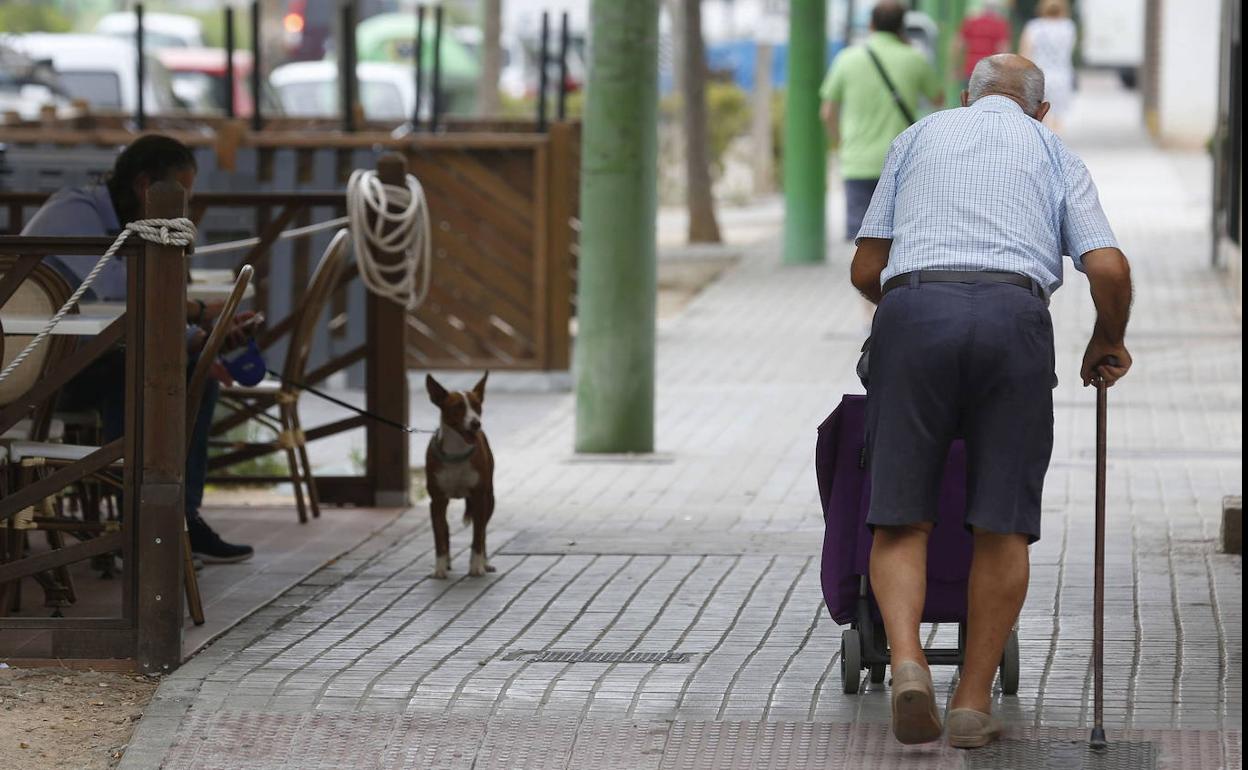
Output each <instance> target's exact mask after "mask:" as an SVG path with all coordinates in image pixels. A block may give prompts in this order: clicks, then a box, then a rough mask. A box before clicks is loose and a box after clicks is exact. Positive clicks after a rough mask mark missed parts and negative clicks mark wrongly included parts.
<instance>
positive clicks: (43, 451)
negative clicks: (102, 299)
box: [7, 265, 252, 625]
mask: <svg viewBox="0 0 1248 770" xmlns="http://www.w3.org/2000/svg"><path fill="white" fill-rule="evenodd" d="M251 276H252V268H251V266H250V265H244V266H243V268H242V270H240V271H239V274H238V278H237V280H235V282H234V288H233V290H232V291H231V292H230V296H229V297H228V298H227V299H226V301H225V304H224V306H223V307H222V310H221V314H220V317H221V318H233V316H234V314H235V312H236V311H237V310H238V305H239V303H240V302H242V299H243V294H244V293H245V292H246V290H247V286H248V284H249V283H250V282H251ZM228 334H229V324H225V323H219V324H217V325H216V326H214V327H213V330H212V333H210V334H209V335H208V338H207V340H205V342H204V346H203V348H202V349H201V350H200V354H199V360H198V361H197V362H196V365H195V369H194V371H193V372H192V374H191V379H190V382H189V383H188V385H187V390H186V405H187V410H186V412H187V413H186V419H187V431H186V434H187V440H188V441H189V440H190V436H191V426H192V425H193V424H194V420H195V415H196V413H197V412H198V411H199V402H200V400H201V399H202V398H203V395H204V389H205V387H206V386H207V382H208V374H209V370H210V368H211V366H212V363H213V361H215V360H216V359H217V355H218V354H219V353H220V352H221V348H222V346H223V345H224V343H225V339H226V337H227V336H228ZM97 449H99V447H97V446H86V445H82V444H63V443H53V442H48V441H30V440H26V441H22V440H18V441H12V442H10V443H9V444H8V446H7V462H8V464H9V465H10V466H18V467H20V468H22V469H31V468H45V467H61V466H65V465H68V464H70V463H73V462H76V461H78V460H81V459H83V458H84V457H86V456H87V455H89V454H91V453H92V452H94V451H96V450H97ZM121 472H122V467H121V463H120V462H118V463H115V464H113V465H112V466H110V467H109V468H106V469H105V470H103V471H101V472H99V473H98V474H96V476H97V477H98V478H100V479H101V480H102V481H104V482H106V483H109V484H112V485H113V486H115V487H116V488H118V489H120V488H121V477H120V474H121ZM39 524H40V522H39V520H38V519H35V520H34V522H33V526H35V527H38V526H39ZM183 546H184V547H183V557H184V559H185V570H184V578H185V587H186V597H187V606H188V608H189V610H190V613H191V619H192V620H193V621H194V622H195V625H202V624H203V623H204V611H203V603H202V601H201V599H200V595H199V581H198V578H196V576H195V569H194V567H193V565H192V563H191V546H190V539H189V537H187V536H186V534H185V532H184V533H183Z"/></svg>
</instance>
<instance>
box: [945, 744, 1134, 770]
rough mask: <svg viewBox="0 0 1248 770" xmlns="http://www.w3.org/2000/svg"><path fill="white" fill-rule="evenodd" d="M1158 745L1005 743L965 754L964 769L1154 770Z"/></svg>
mask: <svg viewBox="0 0 1248 770" xmlns="http://www.w3.org/2000/svg"><path fill="white" fill-rule="evenodd" d="M1157 755H1158V752H1157V745H1156V744H1154V743H1138V742H1135V741H1116V742H1114V743H1112V744H1110V745H1109V747H1108V748H1106V749H1105V751H1100V752H1098V751H1092V750H1091V749H1090V748H1088V743H1087V741H1086V740H1081V741H1075V740H1070V741H1060V740H1038V741H1018V740H1005V741H1001V742H999V743H997V744H996V745H994V746H989V747H985V748H983V749H979V750H977V751H969V752H967V755H966V770H1000V769H1001V768H1006V767H1019V768H1023V767H1025V768H1029V770H1156V767H1157Z"/></svg>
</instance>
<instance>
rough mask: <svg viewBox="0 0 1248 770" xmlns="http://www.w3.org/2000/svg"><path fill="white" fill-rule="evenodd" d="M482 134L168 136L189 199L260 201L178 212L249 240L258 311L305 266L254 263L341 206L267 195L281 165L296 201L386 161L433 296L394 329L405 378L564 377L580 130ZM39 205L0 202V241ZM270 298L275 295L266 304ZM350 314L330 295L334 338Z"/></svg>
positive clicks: (62, 141) (43, 137)
mask: <svg viewBox="0 0 1248 770" xmlns="http://www.w3.org/2000/svg"><path fill="white" fill-rule="evenodd" d="M223 125H226V126H234V125H235V124H232V123H223ZM495 127H496V128H498V129H505V130H501V131H497V132H491V133H483V132H479V131H470V130H467V128H468V126H467V125H465V126H462V127H461V128H463V129H464V130H459V131H451V132H447V133H439V134H423V133H422V134H408V135H406V136H403V137H399V138H395V137H393V136H392V135H391V134H390V133H388V132H373V131H361V132H357V133H352V134H328V133H324V132H320V133H307V134H303V133H295V132H286V131H276V130H266V131H261V132H255V133H249V132H245V131H242V130H241V129H239V130H238V131H234V130H233V129H230V128H222V126H217V129H218V130H216V131H207V130H205V131H196V132H178V131H171V132H169V133H170V134H171V135H173V136H176V137H177V138H179V139H181V140H183V141H184V142H186V143H187V144H188V145H191V146H193V147H200V148H208V149H209V150H210V155H212V156H215V158H216V162H217V168H216V169H212V170H210V171H208V172H206V171H205V169H203V168H202V167H201V178H202V179H205V182H204V183H203V184H201V185H200V186H201V188H203V187H207V188H208V189H212V187H214V186H220V187H226V186H228V187H230V188H231V189H237V188H238V187H239V186H241V185H243V184H246V180H247V179H251V180H253V184H254V187H255V188H259V189H264V190H265V192H263V193H246V194H244V193H226V192H215V191H214V192H205V193H201V194H197V195H195V196H194V198H193V199H192V203H191V210H192V214H193V216H196V218H197V219H200V218H202V217H204V216H205V212H207V213H208V214H209V215H210V214H211V213H212V211H213V210H214V209H222V208H227V207H228V208H231V209H233V210H234V211H235V212H237V214H239V215H241V217H239V220H240V221H242V222H248V223H250V225H251V226H250V228H249V229H250V230H251V231H252V232H254V233H256V234H258V235H259V236H260V237H261V240H262V245H261V246H258V247H256V248H255V249H253V250H252V252H251V253H250V254H249V255H248V257H247V259H248V260H249V261H251V263H252V264H255V265H256V267H257V273H258V275H257V296H258V301H257V307H260V308H269V307H271V305H270V303H271V302H277V303H278V305H279V306H280V307H281V308H283V309H284V308H289V307H290V306H291V303H293V302H295V301H297V298H298V294H299V292H301V290H302V286H303V285H304V284H303V283H302V282H301V281H300V280H299V279H300V278H301V277H306V275H307V273H306V271H307V260H308V253H307V252H306V250H305V251H302V252H300V251H298V250H297V249H298V248H299V247H295V248H296V251H295V253H294V254H293V257H292V262H291V265H290V268H291V271H292V272H289V273H288V272H287V271H286V270H285V266H283V270H281V271H271V270H269V269H268V268H269V266H268V265H267V263H266V262H265V261H264V259H261V255H262V254H265V253H267V251H269V250H271V248H270V247H271V246H272V245H273V237H275V236H276V234H277V233H278V232H280V231H281V230H283V229H287V228H288V227H291V226H296V225H301V224H308V223H310V222H312V221H314V220H313V209H316V210H317V211H319V212H321V213H322V214H326V213H329V214H332V213H333V212H335V211H337V212H341V211H342V210H343V208H344V207H345V206H344V204H345V201H344V198H343V193H342V191H341V187H339V188H338V189H336V190H334V191H332V192H330V191H327V192H315V193H312V192H302V191H295V192H287V191H284V190H275V189H272V188H271V184H272V180H274V179H275V177H276V176H277V175H278V174H277V171H276V169H278V167H285V166H291V165H293V176H291V177H290V183H289V184H290V185H291V187H290V188H288V189H296V190H299V189H301V188H303V187H304V186H306V185H309V184H312V182H313V180H314V178H318V179H319V180H321V181H320V184H321V185H324V184H325V181H324V180H325V176H324V175H323V174H319V173H318V168H320V167H323V166H324V165H325V162H326V161H329V159H330V158H332V161H330V162H331V163H332V165H333V173H332V174H331V175H330V182H331V183H336V185H342V184H343V183H344V182H345V181H346V178H347V176H348V175H349V174H350V172H351V171H352V170H353V169H354V168H357V167H359V166H360V165H361V161H362V160H364V159H365V158H362V157H361V154H362V153H363V154H365V155H367V154H368V153H379V152H382V151H397V152H400V153H402V154H403V155H405V156H406V158H407V163H408V167H409V169H410V170H411V172H412V173H413V174H415V175H416V177H417V178H418V179H419V180H420V181H421V183H422V185H423V186H424V188H425V190H426V194H427V196H428V199H429V208H430V214H431V217H432V220H433V252H434V268H433V286H432V290H431V292H430V296H429V299H428V301H427V302H426V303H425V304H424V305H423V306H422V307H421V308H419V309H418V310H417V311H416V312H414V313H412V314H411V315H410V316H409V317H408V318H407V331H406V334H405V339H406V350H407V353H406V362H407V365H408V366H409V367H411V368H415V369H486V368H488V369H527V370H566V369H567V368H568V366H569V364H570V357H571V336H570V331H569V325H570V322H571V318H572V316H573V313H574V299H573V297H574V291H575V290H574V286H575V250H576V241H577V238H576V233H577V227H578V219H577V216H578V211H579V205H578V200H579V197H578V191H579V177H578V174H579V167H580V128H579V125H578V124H576V123H556V124H553V125H552V126H550V128H549V130H548V131H547V132H545V133H538V132H531V131H524V130H523V129H525V128H527V127H528V126H527V125H526V124H524V123H506V122H500V123H499V124H498V125H497V126H495ZM133 137H134V135H133V134H132V133H131V132H129V131H126V130H123V129H121V128H116V127H111V126H107V125H105V126H103V127H96V128H86V129H84V128H76V127H72V126H61V125H58V124H50V125H47V126H43V127H33V126H30V127H26V126H15V127H14V126H10V127H3V128H0V141H2V142H5V143H7V144H9V145H10V146H13V147H20V146H22V145H24V144H25V145H31V146H52V147H61V148H68V147H70V146H75V147H82V146H84V145H89V146H120V145H123V144H125V143H126V142H128V141H130V140H131V139H133ZM373 162H375V155H374V160H373ZM201 166H202V163H201ZM243 169H245V172H244V171H243ZM226 172H228V175H227V174H226ZM266 188H268V189H266ZM45 197H46V192H42V193H34V192H3V191H0V210H3V211H7V213H8V221H7V231H8V232H10V233H13V232H16V231H18V230H20V226H21V223H22V222H23V221H24V218H25V217H26V216H27V214H28V213H30V212H31V211H33V207H35V206H37V205H38V204H39V203H41V202H42V201H43V200H44V198H45ZM244 229H248V228H244ZM278 294H282V295H283V296H282V297H281V298H280V299H279V298H278V297H277V296H276V295H278ZM359 309H360V308H359V302H358V301H357V302H354V303H353V302H352V301H350V300H349V298H348V297H347V296H346V295H345V294H343V293H341V292H340V293H339V294H338V296H337V298H336V299H335V303H334V310H333V317H334V318H336V319H341V321H342V323H341V324H340V325H339V326H336V327H334V328H335V333H336V334H340V335H341V334H342V333H344V330H355V332H356V334H357V336H358V335H359V334H362V333H364V331H365V330H364V328H363V324H362V322H361V321H362V319H353V318H352V317H351V316H352V311H358V310H359Z"/></svg>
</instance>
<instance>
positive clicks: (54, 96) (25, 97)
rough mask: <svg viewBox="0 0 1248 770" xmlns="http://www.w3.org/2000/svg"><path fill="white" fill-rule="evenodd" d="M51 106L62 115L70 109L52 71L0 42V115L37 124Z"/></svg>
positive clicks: (44, 64)
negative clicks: (15, 116)
mask: <svg viewBox="0 0 1248 770" xmlns="http://www.w3.org/2000/svg"><path fill="white" fill-rule="evenodd" d="M47 105H52V106H54V107H56V108H57V110H58V111H61V110H63V109H65V108H68V107H69V106H70V102H69V98H68V96H67V95H66V94H65V92H64V90H63V89H62V88H61V86H60V83H59V82H58V81H57V78H56V73H55V72H54V71H53V70H52V67H51V66H50V65H49V64H48V63H47V62H37V61H35V60H33V59H31V58H30V57H28V56H26V55H25V54H23V53H20V52H18V51H16V50H14V49H12V48H10V47H8V46H7V45H4V44H3V42H0V114H2V113H6V112H16V113H17V114H18V115H20V116H21V117H22V119H24V120H33V119H34V118H37V117H39V114H40V112H41V111H42V110H43V108H44V107H45V106H47Z"/></svg>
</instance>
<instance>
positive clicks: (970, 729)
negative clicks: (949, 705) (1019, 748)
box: [948, 709, 1001, 749]
mask: <svg viewBox="0 0 1248 770" xmlns="http://www.w3.org/2000/svg"><path fill="white" fill-rule="evenodd" d="M948 724H949V745H950V746H953V747H954V748H957V749H978V748H980V747H982V746H987V745H988V744H990V743H992V742H993V741H995V740H996V739H997V738H1000V737H1001V723H1000V722H998V721H997V720H996V719H994V718H993V716H992V715H991V714H985V713H984V712H982V711H976V710H975V709H950V710H949V720H948Z"/></svg>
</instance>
